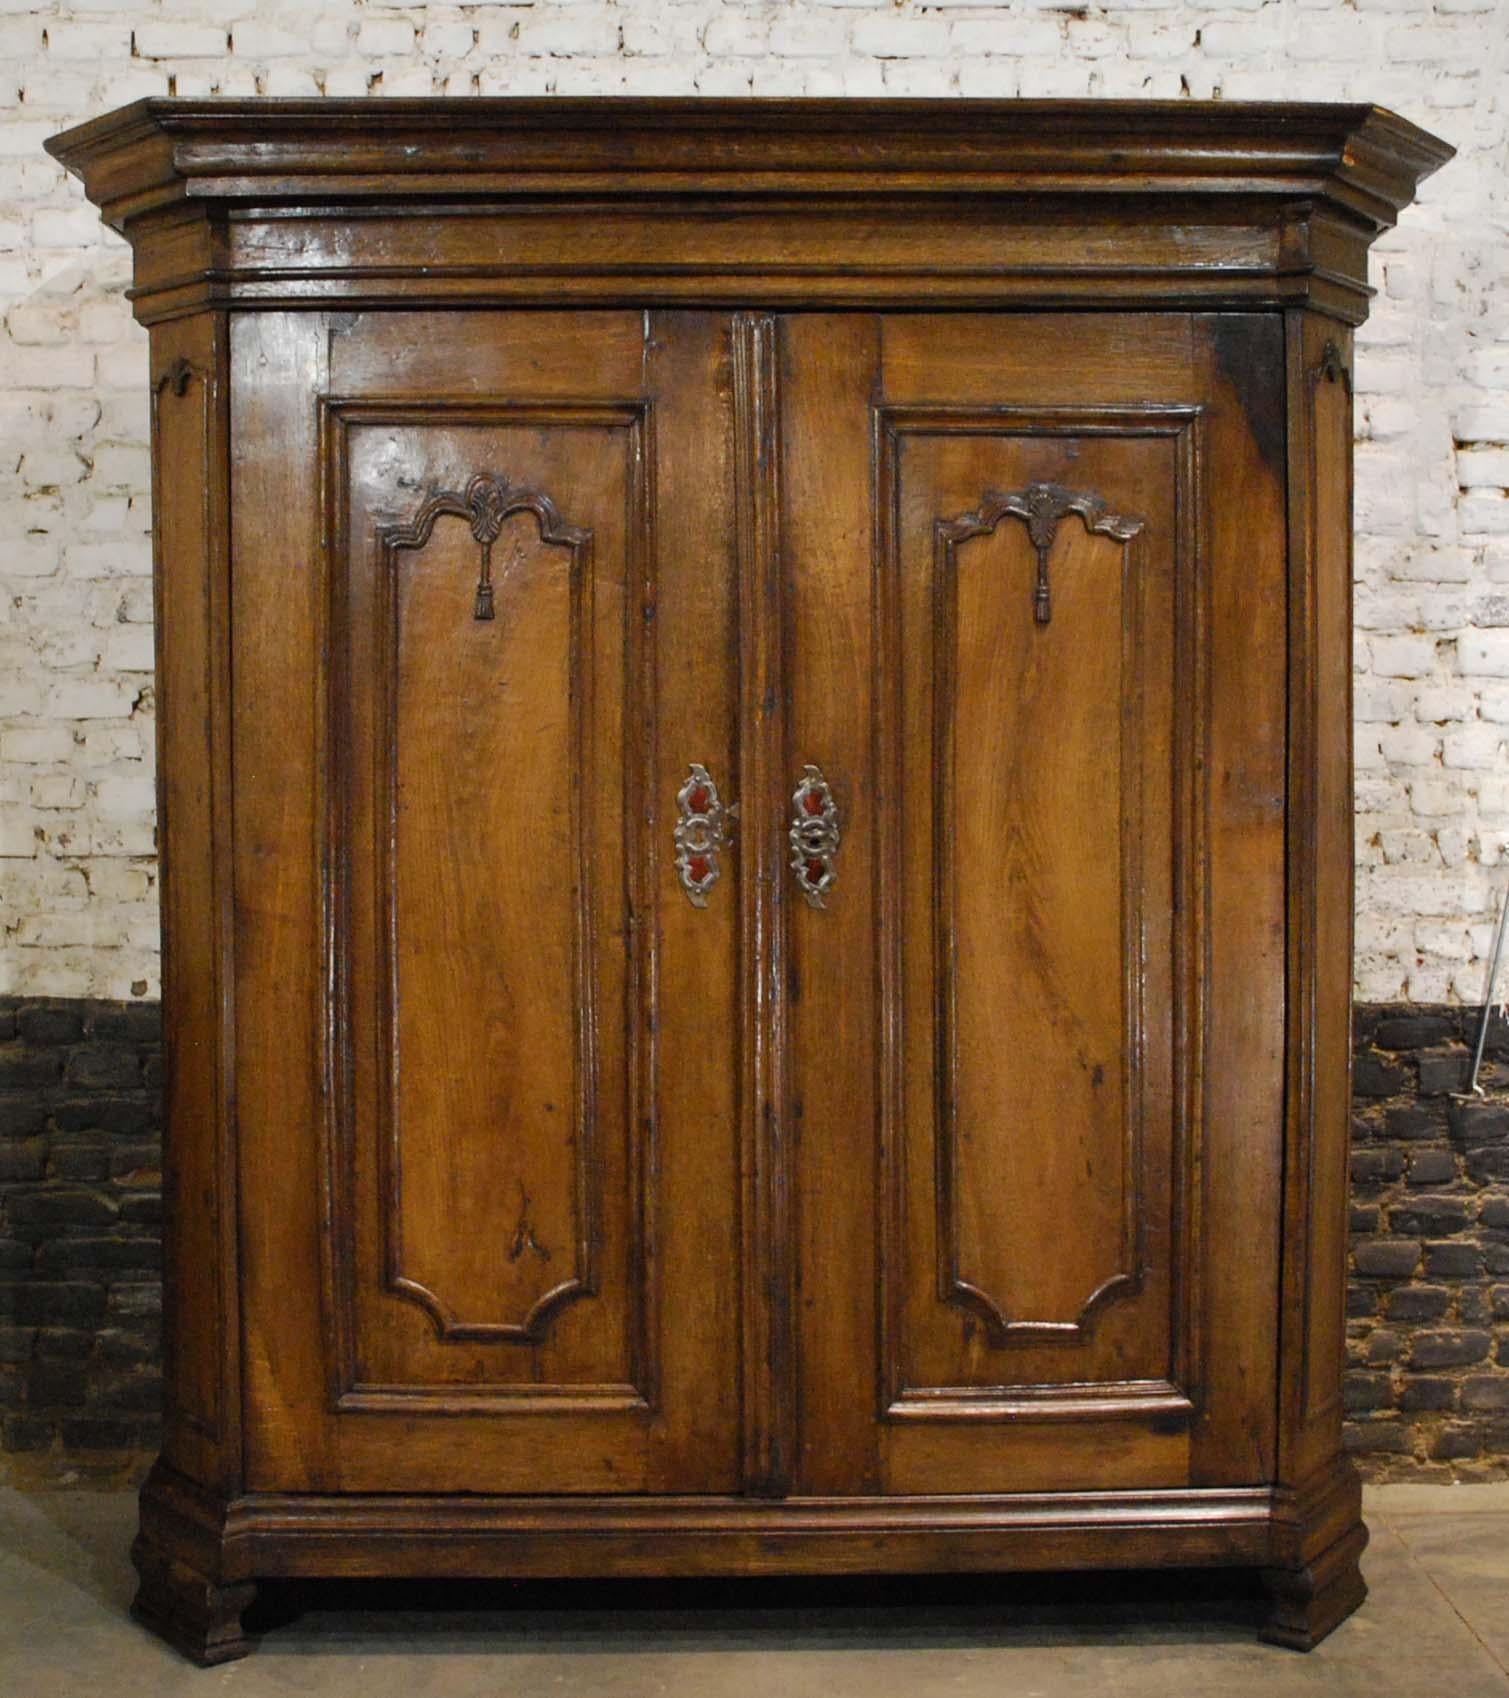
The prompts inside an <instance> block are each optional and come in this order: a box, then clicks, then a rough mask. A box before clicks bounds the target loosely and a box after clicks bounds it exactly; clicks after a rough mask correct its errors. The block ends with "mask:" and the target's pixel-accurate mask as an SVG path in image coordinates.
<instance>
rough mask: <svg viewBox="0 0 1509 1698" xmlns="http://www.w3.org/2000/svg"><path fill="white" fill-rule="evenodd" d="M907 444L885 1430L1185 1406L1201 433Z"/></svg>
mask: <svg viewBox="0 0 1509 1698" xmlns="http://www.w3.org/2000/svg"><path fill="white" fill-rule="evenodd" d="M886 423H887V437H886V444H885V446H886V454H885V456H884V459H883V462H882V486H881V501H882V503H883V505H884V506H885V507H886V508H887V509H888V510H893V511H894V512H895V514H896V525H895V534H894V538H893V543H892V547H891V549H890V550H889V557H888V559H887V560H886V561H885V562H884V563H883V567H882V569H883V570H885V571H887V573H888V574H889V575H890V576H891V578H892V583H891V585H890V586H889V589H890V598H889V608H890V614H891V617H890V618H889V619H888V620H887V621H886V622H885V624H884V625H883V627H882V630H881V633H880V640H881V644H882V650H883V660H882V666H883V669H884V671H885V672H886V673H887V674H888V675H890V676H892V677H894V678H895V679H896V681H897V685H898V693H899V708H900V711H899V713H898V714H897V716H896V717H895V719H894V720H893V721H892V722H891V726H890V732H891V734H890V735H889V736H888V737H887V738H886V739H885V740H884V742H883V743H882V744H881V746H880V749H879V758H880V760H881V761H882V762H883V763H884V765H885V768H886V770H887V771H888V772H889V773H891V774H893V775H897V776H898V777H899V783H898V786H897V791H896V793H897V795H898V798H899V807H898V809H897V810H896V812H897V814H898V816H899V818H898V819H897V821H896V824H897V826H898V827H899V829H898V831H897V832H896V834H895V838H894V840H893V843H892V848H893V862H892V866H891V868H890V869H889V871H890V874H891V876H893V877H894V878H895V879H896V880H897V882H898V885H899V888H900V913H899V920H900V925H899V928H898V931H897V934H896V936H895V938H894V939H891V940H888V941H889V942H890V943H891V944H893V945H897V946H899V948H897V949H896V950H895V953H894V955H893V956H892V958H891V959H890V960H888V962H887V966H888V968H894V970H895V976H894V979H893V982H892V990H893V993H894V995H895V996H896V998H897V1001H898V1005H899V1006H898V1014H899V1020H898V1021H897V1030H898V1032H899V1034H900V1042H899V1045H898V1050H897V1053H896V1054H895V1055H893V1056H891V1057H889V1058H886V1057H883V1059H882V1065H883V1066H886V1067H887V1071H888V1072H889V1073H890V1074H891V1075H892V1076H893V1077H894V1078H896V1079H897V1080H898V1081H899V1084H900V1089H899V1090H898V1091H897V1093H896V1094H895V1096H894V1097H893V1099H892V1101H891V1102H890V1103H889V1104H888V1105H887V1106H888V1109H889V1110H890V1128H889V1129H890V1133H891V1141H890V1144H889V1147H888V1150H887V1161H888V1169H887V1175H886V1185H887V1187H888V1188H891V1187H894V1188H895V1191H896V1200H897V1202H898V1205H899V1206H898V1207H897V1208H896V1209H894V1210H892V1211H891V1212H890V1213H889V1214H888V1215H887V1217H886V1218H887V1227H888V1228H889V1230H888V1231H887V1232H886V1233H884V1234H883V1236H882V1244H881V1278H882V1284H883V1306H882V1323H883V1327H884V1343H883V1346H882V1350H883V1360H884V1363H885V1366H886V1369H887V1372H888V1376H889V1384H888V1385H887V1387H886V1394H885V1395H886V1412H887V1415H888V1416H889V1417H890V1418H892V1419H904V1418H920V1419H927V1418H929V1417H932V1416H937V1415H940V1414H943V1413H948V1414H950V1415H952V1414H964V1413H970V1412H976V1411H978V1412H985V1411H988V1410H991V1409H994V1410H996V1411H997V1412H999V1413H1002V1414H1007V1413H1010V1412H1011V1411H1013V1410H1016V1409H1021V1410H1024V1411H1027V1410H1033V1409H1041V1410H1042V1411H1044V1412H1047V1411H1049V1410H1051V1411H1053V1412H1054V1413H1056V1414H1058V1415H1060V1416H1061V1417H1065V1418H1067V1417H1069V1416H1072V1415H1076V1414H1080V1413H1085V1414H1092V1415H1093V1414H1098V1413H1101V1412H1102V1411H1103V1409H1104V1405H1105V1403H1106V1400H1107V1399H1118V1400H1122V1401H1125V1402H1133V1403H1138V1402H1140V1403H1145V1404H1149V1405H1151V1404H1154V1403H1156V1404H1158V1405H1160V1406H1164V1407H1166V1408H1169V1409H1183V1410H1187V1409H1188V1407H1189V1401H1188V1396H1187V1393H1186V1391H1185V1389H1184V1388H1185V1382H1186V1380H1187V1377H1188V1376H1187V1372H1186V1370H1185V1367H1184V1365H1183V1364H1182V1363H1181V1362H1180V1361H1179V1360H1177V1358H1178V1356H1179V1354H1180V1353H1181V1352H1182V1351H1183V1349H1184V1348H1185V1345H1186V1341H1187V1333H1188V1329H1187V1328H1186V1327H1185V1326H1183V1325H1181V1324H1178V1321H1177V1318H1176V1317H1175V1315H1174V1313H1173V1297H1174V1293H1175V1288H1176V1287H1177V1286H1179V1285H1180V1284H1181V1283H1183V1284H1187V1269H1186V1268H1183V1267H1182V1266H1181V1265H1180V1264H1181V1261H1182V1255H1183V1252H1184V1251H1185V1248H1186V1245H1187V1241H1188V1227H1187V1223H1186V1222H1185V1220H1184V1218H1183V1217H1184V1215H1185V1213H1186V1211H1185V1209H1184V1198H1183V1195H1182V1191H1180V1190H1179V1181H1180V1177H1181V1174H1182V1173H1183V1171H1184V1170H1185V1169H1187V1167H1188V1162H1189V1155H1190V1148H1189V1145H1190V1139H1189V1128H1188V1126H1187V1125H1186V1124H1185V1123H1184V1119H1183V1117H1182V1116H1181V1117H1179V1119H1178V1121H1177V1122H1176V1119H1175V1116H1174V1113H1173V1105H1174V1100H1175V1095H1176V1089H1177V1082H1176V1081H1175V1079H1174V1077H1173V1073H1172V1057H1173V1054H1174V1034H1173V1027H1174V1023H1175V1018H1176V1014H1177V1009H1176V1005H1175V1001H1174V996H1173V988H1174V978H1175V951H1176V949H1179V948H1181V947H1182V948H1184V949H1187V947H1188V942H1187V938H1176V936H1175V932H1174V926H1173V913H1172V909H1173V904H1172V889H1171V879H1172V876H1173V874H1174V869H1175V858H1176V853H1178V852H1184V851H1186V850H1187V838H1188V833H1187V826H1186V831H1185V834H1184V841H1183V842H1181V843H1178V844H1176V842H1175V831H1174V820H1173V809H1174V807H1175V806H1176V805H1177V804H1178V803H1179V802H1180V801H1181V800H1183V799H1184V797H1185V796H1187V791H1188V782H1187V780H1188V770H1189V763H1188V747H1189V727H1188V723H1187V715H1186V718H1185V722H1184V723H1182V724H1181V723H1178V718H1177V716H1176V710H1175V704H1176V703H1179V702H1183V703H1184V704H1186V707H1187V706H1188V705H1189V704H1191V703H1192V701H1193V692H1192V691H1191V690H1190V688H1189V680H1188V679H1187V678H1186V677H1181V676H1180V671H1181V668H1180V665H1179V659H1180V658H1181V656H1182V659H1183V660H1184V662H1185V663H1186V664H1187V663H1188V659H1189V655H1190V644H1189V642H1188V641H1187V640H1186V641H1184V642H1183V643H1181V642H1179V640H1178V638H1179V635H1180V633H1178V632H1177V631H1176V628H1175V617H1174V610H1175V593H1174V592H1175V575H1176V570H1177V567H1178V565H1179V563H1180V558H1179V550H1178V547H1177V541H1178V538H1177V532H1176V521H1175V514H1176V511H1177V507H1178V495H1179V485H1180V483H1181V482H1182V483H1183V484H1184V495H1185V500H1186V503H1187V501H1188V498H1189V494H1190V490H1189V469H1190V466H1191V464H1192V461H1193V453H1192V432H1193V429H1194V425H1195V415H1193V414H1191V413H1188V412H1179V411H1175V412H1173V413H1172V414H1152V415H1143V416H1140V417H1139V416H1138V415H1135V414H1133V415H1129V416H1125V417H1121V418H1118V419H1116V420H1114V421H1113V420H1107V419H1105V418H1101V417H1095V416H1083V417H1080V418H1076V417H1075V416H1073V415H1072V414H1069V415H1060V416H1058V417H1054V418H1036V419H1034V418H1032V417H1031V416H1016V417H1013V416H1011V415H1010V414H1002V413H995V414H981V413H975V414H971V413H967V412H966V413H959V414H951V415H947V414H935V415H922V416H910V417H909V416H908V415H907V414H905V413H902V414H900V415H896V414H891V415H889V416H888V418H887V421H886ZM1097 428H1099V429H1101V430H1105V431H1107V432H1108V433H1109V432H1114V434H1106V435H1103V436H1097V435H1095V434H1094V433H1095V431H1096V429H1097ZM1160 430H1161V431H1162V434H1159V432H1160ZM1140 432H1145V433H1146V434H1138V433H1140ZM1181 472H1182V474H1183V475H1182V476H1181ZM888 486H890V487H888ZM1183 564H1184V567H1185V574H1186V584H1188V578H1189V576H1190V574H1191V572H1192V566H1193V562H1192V560H1190V559H1189V557H1188V555H1187V554H1186V557H1185V559H1184V562H1183ZM1184 605H1185V607H1186V608H1188V607H1189V606H1190V597H1189V596H1188V595H1186V597H1185V598H1184ZM1176 750H1177V751H1178V753H1179V754H1180V755H1182V757H1183V758H1182V759H1180V760H1178V761H1177V764H1176V756H1175V751H1176ZM1187 812H1188V809H1187V803H1186V804H1185V806H1184V808H1183V813H1184V814H1185V816H1186V817H1187ZM1184 859H1185V868H1186V874H1187V865H1188V863H1187V853H1185V855H1184ZM1176 1194H1177V1195H1176ZM1176 1204H1177V1206H1176ZM1181 1273H1183V1274H1184V1275H1185V1278H1184V1280H1183V1281H1182V1282H1181V1280H1180V1278H1179V1275H1180V1274H1181Z"/></svg>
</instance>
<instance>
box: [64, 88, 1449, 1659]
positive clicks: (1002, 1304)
mask: <svg viewBox="0 0 1509 1698" xmlns="http://www.w3.org/2000/svg"><path fill="white" fill-rule="evenodd" d="M49 145H50V146H51V147H52V149H53V151H54V152H55V153H56V154H57V156H58V157H60V158H62V159H63V160H64V162H65V163H66V164H67V165H68V166H69V167H70V169H72V170H74V171H76V172H78V173H79V174H80V175H81V176H82V177H83V179H84V182H85V186H86V190H87V192H88V193H89V195H90V197H91V198H92V199H94V200H95V201H96V202H97V203H98V204H100V206H101V207H102V210H103V212H104V214H105V216H106V217H107V218H108V219H109V220H110V221H111V222H112V223H113V224H114V225H115V226H116V227H117V228H119V229H121V230H123V231H124V232H125V234H126V235H127V236H128V238H129V239H130V241H131V243H132V246H133V250H134V258H135V266H136V287H135V289H134V291H133V295H134V299H135V305H136V310H137V312H138V315H139V316H140V317H141V318H142V319H143V320H144V321H145V322H147V323H149V324H150V325H151V326H152V385H153V397H154V400H153V441H154V479H155V481H154V493H155V503H154V505H155V524H156V584H157V595H158V639H159V650H158V687H159V697H158V704H159V739H160V763H159V771H160V786H161V828H162V843H163V862H164V872H163V917H164V949H165V963H164V1000H165V1006H166V1008H167V1011H168V1019H169V1026H170V1041H169V1047H168V1139H167V1152H166V1158H165V1165H166V1172H167V1187H166V1189H167V1194H168V1203H169V1217H170V1218H169V1222H168V1228H167V1234H166V1255H167V1287H168V1291H167V1316H166V1336H167V1378H168V1410H167V1419H166V1435H165V1444H164V1457H163V1460H162V1461H161V1462H160V1463H159V1465H158V1467H157V1468H156V1469H155V1470H154V1473H153V1475H152V1477H151V1479H150V1480H149V1481H148V1484H147V1486H146V1488H145V1489H144V1493H143V1503H142V1529H141V1537H140V1539H139V1541H138V1545H137V1549H136V1552H135V1555H136V1558H137V1565H138V1568H139V1571H140V1574H141V1581H142V1585H141V1591H140V1594H139V1598H138V1605H137V1608H138V1613H139V1614H140V1616H141V1617H142V1619H143V1620H145V1621H147V1622H148V1624H149V1625H151V1626H153V1627H154V1628H155V1629H156V1630H157V1631H159V1632H160V1633H162V1634H163V1635H164V1636H165V1637H167V1638H169V1639H170V1640H172V1641H173V1642H174V1643H175V1644H177V1645H178V1646H179V1647H180V1648H181V1649H183V1650H185V1651H186V1652H187V1653H188V1654H189V1655H191V1656H194V1657H196V1658H197V1659H199V1660H202V1661H208V1660H216V1659H222V1658H226V1657H230V1656H234V1655H239V1654H240V1653H241V1652H242V1651H243V1650H244V1649H246V1648H247V1645H248V1640H247V1638H246V1636H245V1634H244V1632H243V1630H242V1628H241V1625H240V1620H241V1616H242V1614H243V1611H244V1609H245V1607H246V1606H247V1604H248V1603H249V1601H250V1597H251V1590H252V1587H253V1585H254V1583H255V1581H256V1580H257V1579H258V1578H260V1577H263V1576H273V1575H278V1574H321V1573H345V1574H352V1575H361V1574H373V1575H376V1574H442V1573H476V1574H533V1575H550V1574H594V1573H604V1572H614V1573H637V1574H693V1573H725V1572H738V1573H773V1572H782V1571H788V1572H810V1573H822V1572H866V1571H872V1572H874V1571H891V1572H902V1571H906V1570H909V1569H911V1570H940V1569H949V1568H960V1569H964V1568H976V1569H1000V1570H1002V1571H1005V1570H1011V1569H1021V1568H1027V1567H1042V1566H1049V1567H1072V1566H1076V1565H1101V1564H1103V1565H1107V1566H1119V1565H1120V1566H1124V1565H1129V1564H1153V1565H1157V1564H1163V1565H1167V1564H1176V1563H1185V1562H1211V1563H1228V1564H1230V1563H1237V1564H1250V1565H1254V1566H1258V1567H1261V1568H1262V1569H1263V1570H1264V1572H1265V1575H1266V1576H1267V1579H1268V1584H1269V1588H1270V1592H1271V1594H1272V1597H1273V1601H1274V1603H1273V1616H1272V1620H1271V1622H1270V1624H1269V1628H1268V1637H1270V1638H1272V1639H1273V1640H1275V1641H1276V1642H1279V1643H1284V1644H1291V1645H1296V1646H1301V1647H1305V1646H1308V1645H1310V1644H1313V1643H1315V1642H1316V1641H1317V1640H1318V1639H1319V1638H1320V1637H1321V1636H1323V1635H1324V1634H1325V1633H1326V1632H1328V1631H1330V1629H1331V1628H1332V1627H1334V1626H1335V1625H1336V1623H1337V1622H1338V1621H1339V1620H1341V1619H1342V1617H1343V1616H1344V1615H1345V1614H1347V1613H1348V1612H1349V1611H1350V1610H1352V1609H1353V1608H1355V1607H1356V1605H1357V1603H1358V1602H1359V1601H1360V1599H1361V1596H1362V1589H1361V1583H1360V1579H1359V1576H1358V1570H1357V1555H1358V1552H1359V1551H1360V1548H1361V1543H1362V1539H1363V1533H1362V1529H1361V1523H1360V1519H1359V1506H1360V1498H1359V1492H1358V1487H1357V1482H1356V1476H1355V1473H1354V1472H1353V1471H1352V1470H1351V1468H1350V1466H1349V1465H1348V1464H1347V1463H1346V1461H1345V1459H1344V1458H1343V1456H1342V1454H1341V1449H1340V1401H1339V1390H1340V1363H1341V1343H1342V1334H1343V1320H1342V1309H1341V1296H1342V1290H1343V1266H1342V1257H1343V1253H1344V1218H1343V1211H1344V1200H1345V1162H1346V1134H1347V1125H1346V1109H1347V1098H1348V1079H1347V1068H1348V1045H1347V1042H1346V1028H1347V998H1348V978H1349V961H1350V911H1351V909H1350V904H1351V882H1350V881H1351V860H1350V742H1349V739H1350V703H1349V694H1348V692H1349V687H1350V686H1349V677H1350V596H1349V573H1350V547H1349V539H1350V522H1351V518H1350V499H1351V497H1350V451H1351V375H1350V373H1351V360H1352V348H1351V341H1350V327H1351V326H1352V325H1354V324H1356V323H1358V322H1360V321H1361V319H1362V318H1363V316H1364V315H1365V312H1366V305H1367V293H1368V291H1367V280H1366V265H1367V249H1368V246H1369V244H1370V242H1371V241H1372V239H1373V238H1374V237H1375V236H1376V235H1377V234H1378V233H1379V231H1381V230H1383V229H1385V228H1387V227H1388V226H1389V225H1390V224H1391V223H1392V222H1393V221H1394V219H1395V217H1396V216H1397V215H1398V213H1399V212H1400V211H1401V209H1402V208H1403V207H1404V206H1405V204H1406V203H1407V202H1408V200H1409V199H1410V197H1411V195H1412V194H1413V192H1414V189H1415V186H1416V184H1417V182H1418V180H1419V179H1420V178H1421V177H1422V176H1424V175H1426V174H1427V173H1428V172H1429V171H1431V170H1433V169H1435V168H1436V167H1437V166H1438V165H1439V164H1441V163H1443V162H1444V160H1445V159H1446V158H1447V157H1449V153H1450V150H1449V149H1448V148H1446V147H1445V145H1444V144H1442V143H1439V142H1437V141H1436V140H1435V139H1434V138H1432V137H1429V136H1426V135H1425V134H1424V133H1423V132H1421V131H1419V130H1416V129H1415V128H1414V127H1413V126H1411V125H1409V124H1407V123H1406V122H1405V121H1403V120H1402V119H1399V118H1397V117H1395V116H1394V115H1392V114H1390V113H1386V112H1383V111H1381V110H1380V109H1378V108H1374V107H1369V106H1364V105H1354V106H1333V107H1316V106H1272V105H1244V104H1240V103H1238V104H1227V103H1223V104H1216V105H1202V104H1200V103H1193V102H1181V103H1172V104H1164V103H1156V102H1149V103H1125V102H1110V103H1073V102H1065V103H1059V102H1047V103H1044V102H749V101H737V102H721V101H710V102H677V101H659V102H657V101H623V102H611V101H602V102H587V101H543V102H541V101H488V100H475V101H460V102H458V101H433V102H408V101H385V102H383V103H381V105H380V107H379V106H377V105H376V104H375V103H367V102H342V101H329V102H302V101H286V102H278V101H257V102H240V101H231V102H195V101H148V102H141V103H138V104H137V105H136V106H133V107H128V108H125V109H123V110H122V111H121V112H119V113H116V114H113V115H110V116H108V117H106V118H103V119H99V120H96V121H94V122H93V123H91V124H87V125H84V126H80V127H79V128H77V129H76V130H74V131H71V132H68V133H67V134H66V135H64V136H61V137H58V138H54V140H53V142H52V143H51V144H49ZM1087 308H1088V309H1094V310H1089V311H1087V310H1082V309H1087ZM461 309H465V310H461ZM525 309H527V310H525ZM894 309H906V310H894ZM1003 309H1009V310H1003Z"/></svg>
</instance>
